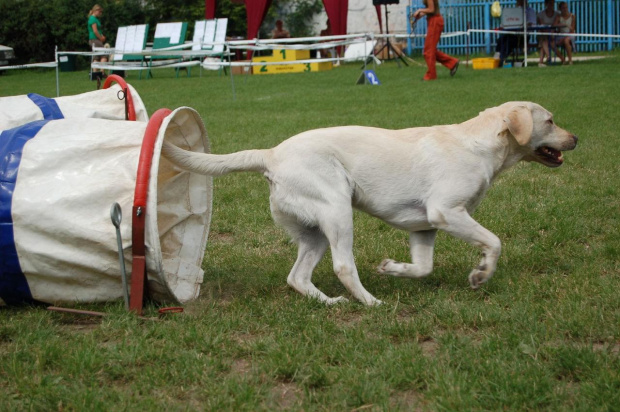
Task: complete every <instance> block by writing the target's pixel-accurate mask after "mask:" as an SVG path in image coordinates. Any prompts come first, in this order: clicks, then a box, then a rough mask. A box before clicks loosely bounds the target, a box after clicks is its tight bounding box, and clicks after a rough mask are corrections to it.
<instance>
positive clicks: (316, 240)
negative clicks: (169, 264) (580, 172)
mask: <svg viewBox="0 0 620 412" xmlns="http://www.w3.org/2000/svg"><path fill="white" fill-rule="evenodd" d="M576 145H577V137H576V136H575V135H574V134H572V133H570V132H568V131H566V130H564V129H561V128H560V127H558V126H557V125H556V124H555V123H554V122H553V115H552V114H551V113H549V112H548V111H547V110H545V109H544V108H543V107H541V106H539V105H538V104H535V103H530V102H509V103H505V104H503V105H501V106H498V107H494V108H491V109H487V110H485V111H483V112H482V113H480V114H479V115H478V116H477V117H475V118H473V119H471V120H468V121H466V122H464V123H460V124H454V125H447V126H433V127H416V128H411V129H404V130H385V129H378V128H372V127H360V126H345V127H333V128H327V129H317V130H311V131H307V132H304V133H301V134H298V135H296V136H293V137H291V138H290V139H288V140H286V141H284V142H282V143H281V144H279V145H278V146H276V147H274V148H272V149H266V150H247V151H241V152H237V153H231V154H224V155H215V154H201V153H194V152H190V151H186V150H183V149H181V148H179V147H177V146H175V145H172V144H170V143H164V147H163V153H164V156H165V157H166V158H168V159H169V160H170V161H171V162H172V163H174V164H176V165H177V166H179V167H181V168H183V169H186V170H189V171H192V172H195V173H200V174H206V175H211V176H221V175H224V174H227V173H230V172H239V171H253V172H259V173H262V174H263V175H264V176H265V178H267V181H268V182H269V187H270V191H271V195H270V203H271V213H272V215H273V218H274V220H275V221H276V223H278V224H280V225H282V226H283V227H284V228H285V229H286V230H287V231H288V232H289V234H290V235H291V236H292V238H293V240H294V241H295V242H296V243H297V245H298V248H299V249H298V255H297V261H296V262H295V265H294V266H293V269H292V270H291V272H290V274H289V275H288V284H289V285H290V286H291V287H293V289H295V290H297V291H298V292H300V293H301V294H303V295H305V296H310V297H314V298H316V299H319V300H320V301H322V302H324V303H326V304H333V303H336V302H339V301H343V300H346V299H345V298H344V297H342V296H341V297H336V298H331V297H328V296H326V295H325V294H324V293H323V292H321V291H320V290H319V289H317V288H316V286H314V284H313V283H312V272H313V270H314V268H315V266H316V265H317V264H318V262H319V261H320V260H321V258H322V257H323V254H324V253H325V251H326V249H327V247H328V246H329V247H330V248H331V252H332V257H333V269H334V272H335V273H336V275H337V276H338V278H339V279H340V281H341V282H342V283H343V284H344V285H345V287H346V288H347V289H348V291H349V292H350V293H351V294H352V295H353V296H354V297H355V298H356V299H358V300H360V301H361V302H363V303H365V304H367V305H377V304H380V303H381V301H379V300H378V299H376V298H375V297H374V296H373V295H371V294H370V293H369V292H368V291H367V290H366V289H365V288H364V286H362V283H361V282H360V279H359V276H358V273H357V268H356V267H355V261H354V258H353V250H352V248H353V207H355V208H357V209H359V210H362V211H364V212H366V213H368V214H370V215H372V216H375V217H377V218H379V219H382V220H383V221H385V222H387V223H388V224H390V225H392V226H394V227H396V228H399V229H402V230H406V231H408V232H409V236H410V248H411V257H412V263H403V262H395V261H393V260H391V259H387V260H384V261H383V262H381V264H380V266H379V268H378V270H379V272H380V273H384V274H389V275H393V276H399V277H409V278H420V277H424V276H427V275H429V274H430V273H431V271H432V269H433V247H434V242H435V235H436V233H437V230H438V229H441V230H444V231H446V232H448V233H450V234H451V235H453V236H455V237H457V238H460V239H463V240H465V241H467V242H469V243H471V244H473V245H476V246H479V247H480V248H481V249H482V260H481V261H480V264H479V265H478V266H477V267H476V268H475V269H474V270H473V271H472V272H471V273H470V274H469V283H470V285H471V287H472V288H474V289H475V288H478V287H479V286H480V285H481V284H483V283H484V282H486V281H487V280H489V279H490V278H491V276H493V273H494V272H495V268H496V265H497V261H498V258H499V254H500V250H501V243H500V240H499V238H498V237H497V236H495V235H494V234H493V233H491V232H490V231H489V230H487V229H485V228H484V227H482V226H481V225H480V224H479V223H478V222H476V221H475V220H474V219H473V218H472V217H471V213H472V212H473V211H474V209H475V208H476V207H477V206H478V204H479V203H480V201H481V200H482V198H483V197H484V195H485V192H486V191H487V189H488V188H489V186H490V185H491V183H492V182H493V179H495V177H496V176H497V175H498V174H499V173H500V172H502V171H504V170H506V169H508V168H509V167H511V166H512V165H514V164H515V163H517V162H518V161H520V160H525V161H535V162H539V163H542V164H543V165H545V166H548V167H557V166H560V165H561V164H562V162H563V158H562V151H564V150H572V149H574V148H575V146H576Z"/></svg>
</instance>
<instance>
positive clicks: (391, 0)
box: [372, 0, 399, 6]
mask: <svg viewBox="0 0 620 412" xmlns="http://www.w3.org/2000/svg"><path fill="white" fill-rule="evenodd" d="M398 1H399V0H372V4H373V5H374V6H381V5H382V4H398Z"/></svg>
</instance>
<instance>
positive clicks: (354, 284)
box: [321, 207, 382, 306]
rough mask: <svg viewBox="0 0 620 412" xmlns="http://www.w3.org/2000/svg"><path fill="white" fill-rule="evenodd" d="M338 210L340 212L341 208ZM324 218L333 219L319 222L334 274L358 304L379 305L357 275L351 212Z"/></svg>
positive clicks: (379, 302) (378, 301)
mask: <svg viewBox="0 0 620 412" xmlns="http://www.w3.org/2000/svg"><path fill="white" fill-rule="evenodd" d="M339 209H340V212H342V208H339ZM349 210H350V207H349ZM326 216H332V217H334V218H333V220H331V221H323V222H321V228H322V229H323V231H324V233H325V235H326V236H327V239H329V244H330V246H331V251H332V260H333V267H334V272H335V273H336V275H337V276H338V279H340V281H341V282H342V284H343V285H344V286H345V287H346V288H347V290H348V291H349V292H350V293H351V294H352V295H353V296H354V297H355V298H356V299H357V300H359V301H360V302H362V303H364V304H366V305H368V306H374V305H380V304H381V303H382V302H381V301H380V300H378V299H377V298H375V297H374V296H373V295H371V294H370V293H369V292H368V291H367V290H366V289H365V288H364V286H363V285H362V282H361V281H360V278H359V275H358V273H357V267H356V266H355V259H354V257H353V211H352V210H351V211H350V213H349V216H346V217H344V216H339V214H338V213H335V214H326ZM338 217H339V218H338Z"/></svg>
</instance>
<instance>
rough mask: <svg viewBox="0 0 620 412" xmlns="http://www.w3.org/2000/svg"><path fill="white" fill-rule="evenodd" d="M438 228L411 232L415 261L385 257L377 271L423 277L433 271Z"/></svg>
mask: <svg viewBox="0 0 620 412" xmlns="http://www.w3.org/2000/svg"><path fill="white" fill-rule="evenodd" d="M436 236H437V231H436V230H425V231H421V232H411V233H410V234H409V246H410V248H411V259H412V262H413V263H404V262H396V261H394V260H392V259H385V260H384V261H383V262H381V264H380V265H379V267H378V268H377V271H378V272H379V273H383V274H387V275H392V276H396V277H404V278H422V277H425V276H428V275H430V274H431V272H432V271H433V249H434V247H435V237H436Z"/></svg>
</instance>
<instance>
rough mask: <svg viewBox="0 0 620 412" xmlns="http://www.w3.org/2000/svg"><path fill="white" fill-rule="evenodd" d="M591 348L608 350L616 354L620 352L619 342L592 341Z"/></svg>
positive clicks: (595, 350)
mask: <svg viewBox="0 0 620 412" xmlns="http://www.w3.org/2000/svg"><path fill="white" fill-rule="evenodd" d="M592 350H593V351H594V352H608V353H611V354H613V355H618V354H619V353H620V342H594V343H593V344H592Z"/></svg>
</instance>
